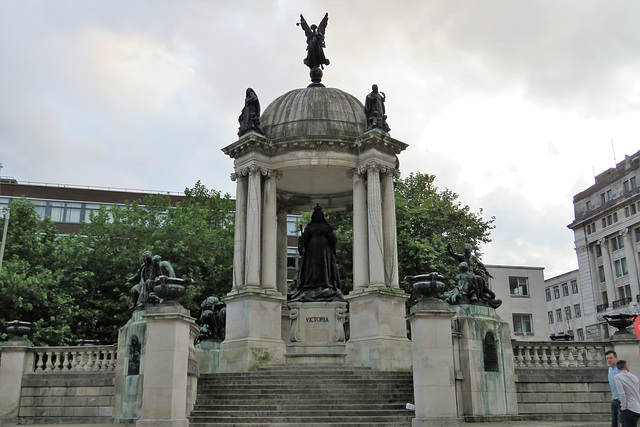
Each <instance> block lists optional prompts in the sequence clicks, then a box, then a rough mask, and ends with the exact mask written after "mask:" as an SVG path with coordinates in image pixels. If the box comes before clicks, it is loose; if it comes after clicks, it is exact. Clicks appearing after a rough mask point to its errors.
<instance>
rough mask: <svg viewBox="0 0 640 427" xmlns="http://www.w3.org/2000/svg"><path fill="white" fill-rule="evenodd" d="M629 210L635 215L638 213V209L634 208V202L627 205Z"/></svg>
mask: <svg viewBox="0 0 640 427" xmlns="http://www.w3.org/2000/svg"><path fill="white" fill-rule="evenodd" d="M629 210H630V212H631V215H635V214H636V213H638V210H637V209H636V204H635V203H634V204H632V205H631V206H629Z"/></svg>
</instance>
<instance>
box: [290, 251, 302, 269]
mask: <svg viewBox="0 0 640 427" xmlns="http://www.w3.org/2000/svg"><path fill="white" fill-rule="evenodd" d="M299 263H300V255H299V254H298V248H296V247H288V248H287V268H288V269H292V270H297V269H298V265H299Z"/></svg>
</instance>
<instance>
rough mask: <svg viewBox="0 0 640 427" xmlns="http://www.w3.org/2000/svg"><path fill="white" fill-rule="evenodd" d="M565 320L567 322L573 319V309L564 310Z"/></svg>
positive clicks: (566, 308)
mask: <svg viewBox="0 0 640 427" xmlns="http://www.w3.org/2000/svg"><path fill="white" fill-rule="evenodd" d="M564 318H565V319H567V320H570V319H571V307H565V308H564Z"/></svg>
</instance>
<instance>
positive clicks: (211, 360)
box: [195, 341, 220, 374]
mask: <svg viewBox="0 0 640 427" xmlns="http://www.w3.org/2000/svg"><path fill="white" fill-rule="evenodd" d="M195 351H196V360H197V361H198V372H199V373H201V374H210V373H215V372H218V371H219V367H220V343H219V342H216V341H202V342H200V343H199V344H198V345H196V349H195Z"/></svg>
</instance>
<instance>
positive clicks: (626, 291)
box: [618, 285, 631, 299]
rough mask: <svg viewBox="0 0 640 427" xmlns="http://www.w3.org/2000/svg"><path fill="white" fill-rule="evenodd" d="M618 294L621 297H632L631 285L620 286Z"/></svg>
mask: <svg viewBox="0 0 640 427" xmlns="http://www.w3.org/2000/svg"><path fill="white" fill-rule="evenodd" d="M618 295H619V296H620V299H625V298H631V285H625V286H620V287H618Z"/></svg>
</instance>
